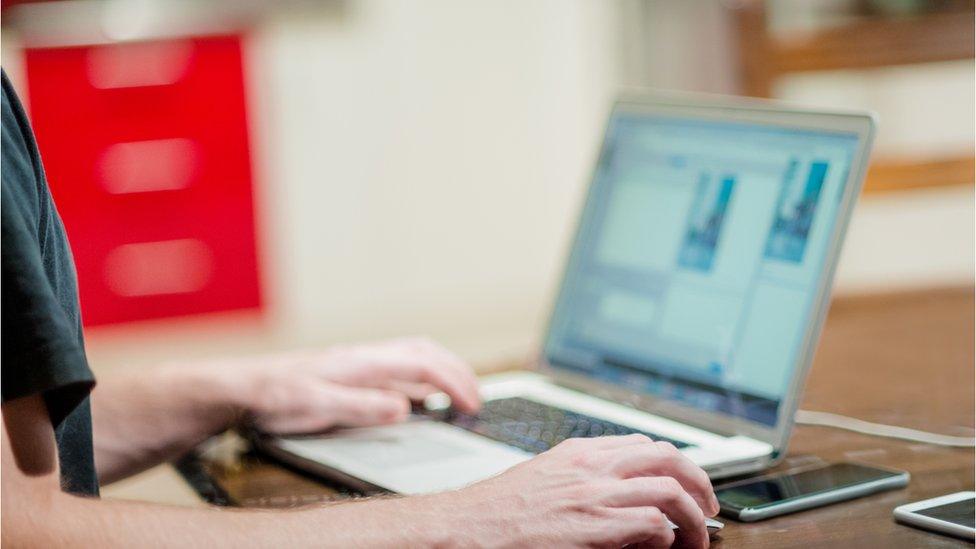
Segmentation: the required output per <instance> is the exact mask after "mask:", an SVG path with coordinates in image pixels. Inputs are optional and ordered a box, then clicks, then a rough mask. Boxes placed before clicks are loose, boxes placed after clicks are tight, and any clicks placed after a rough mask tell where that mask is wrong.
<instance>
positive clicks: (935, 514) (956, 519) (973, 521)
mask: <svg viewBox="0 0 976 549" xmlns="http://www.w3.org/2000/svg"><path fill="white" fill-rule="evenodd" d="M915 512H916V513H918V514H919V515H923V516H926V517H930V518H934V519H937V520H944V521H946V522H952V523H954V524H958V525H960V526H965V527H967V528H976V518H974V514H976V499H974V498H969V499H963V500H960V501H954V502H952V503H946V504H944V505H938V506H935V507H929V508H927V509H919V510H918V511H915Z"/></svg>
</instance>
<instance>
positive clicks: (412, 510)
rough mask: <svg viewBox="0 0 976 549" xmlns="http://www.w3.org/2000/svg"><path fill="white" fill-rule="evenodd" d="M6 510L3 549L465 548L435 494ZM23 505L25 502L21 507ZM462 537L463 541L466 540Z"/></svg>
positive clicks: (73, 502)
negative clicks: (322, 501)
mask: <svg viewBox="0 0 976 549" xmlns="http://www.w3.org/2000/svg"><path fill="white" fill-rule="evenodd" d="M49 497H51V498H53V499H52V501H50V502H48V503H47V504H45V505H41V506H19V508H18V509H17V510H11V512H10V513H8V512H7V510H6V509H5V510H4V515H3V519H4V520H3V523H4V524H3V545H4V546H7V545H8V544H9V545H10V546H37V547H106V548H111V547H163V546H165V547H206V548H208V549H211V548H213V547H224V546H227V547H392V546H397V547H431V546H452V545H470V544H472V543H474V539H468V538H467V536H469V535H471V534H472V533H473V532H472V530H471V528H470V527H471V525H470V523H469V524H467V525H465V527H463V528H462V527H461V521H460V520H458V518H457V517H455V516H453V515H452V513H451V509H448V508H446V507H447V505H445V504H444V502H441V501H440V500H439V499H438V498H440V496H430V497H417V498H392V499H375V500H365V501H361V502H350V503H344V504H333V505H327V506H317V507H309V508H304V509H296V510H291V511H250V510H222V509H217V508H207V509H198V508H181V507H170V506H163V505H155V504H148V503H134V502H125V501H104V500H95V499H87V498H79V497H75V496H70V495H67V494H61V493H58V494H52V495H50V496H49ZM25 503H26V502H25ZM465 539H467V542H465V541H464V540H465Z"/></svg>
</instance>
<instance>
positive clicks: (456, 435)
mask: <svg viewBox="0 0 976 549" xmlns="http://www.w3.org/2000/svg"><path fill="white" fill-rule="evenodd" d="M874 126H875V123H874V119H873V117H872V115H871V114H869V113H863V112H825V111H819V110H808V109H801V108H794V107H791V106H784V105H781V104H776V103H771V102H763V101H758V100H743V99H731V98H716V97H712V96H697V97H689V96H684V95H681V96H672V95H634V96H625V97H622V98H621V99H619V100H618V101H617V102H616V103H615V105H614V107H613V110H612V112H611V114H610V117H609V122H608V125H607V128H606V132H605V136H604V139H603V144H602V147H601V150H600V153H599V157H598V160H597V163H596V167H595V170H594V172H593V176H592V180H591V182H590V186H589V191H588V193H587V196H586V199H585V204H584V206H583V210H582V213H581V215H580V220H579V224H578V229H577V232H576V235H575V238H574V240H573V242H572V246H571V250H570V254H569V259H568V262H567V264H566V266H565V270H564V273H563V278H562V283H561V286H560V288H559V290H558V294H557V297H556V300H555V305H554V307H553V310H552V314H551V317H550V322H549V325H548V328H547V329H546V332H545V334H544V344H543V346H542V349H541V352H540V353H539V359H538V363H537V364H536V365H535V368H534V369H533V370H532V371H523V372H513V373H506V374H500V375H495V376H490V377H485V378H482V384H481V394H482V396H483V398H484V407H483V409H482V411H481V412H479V413H478V414H477V415H466V414H461V413H457V412H453V411H451V410H450V408H449V402H448V401H447V397H446V396H444V395H434V396H433V397H430V398H428V399H427V401H426V402H425V413H423V414H417V415H414V416H412V418H411V419H410V420H409V421H407V422H405V423H402V424H397V425H391V426H382V427H370V428H358V429H346V430H337V431H333V432H330V433H326V434H324V435H314V436H301V437H260V438H259V439H258V444H259V447H260V448H261V449H263V450H264V451H266V452H269V453H271V454H273V455H274V456H277V457H278V458H280V459H283V460H285V461H288V462H290V463H292V464H293V465H296V466H298V467H300V468H303V469H306V470H308V471H310V472H313V473H316V474H320V475H325V476H327V477H330V478H333V479H336V480H339V481H340V482H343V483H347V484H351V485H353V486H355V487H358V488H360V489H363V490H367V491H368V490H376V489H380V490H385V491H392V492H396V493H402V494H418V493H428V492H435V491H440V490H447V489H453V488H458V487H461V486H464V485H467V484H470V483H472V482H475V481H478V480H481V479H485V478H487V477H490V476H492V475H495V474H497V473H500V472H502V471H504V470H505V469H508V468H509V467H511V466H513V465H515V464H517V463H520V462H522V461H525V460H527V459H530V458H531V457H532V456H534V455H536V454H538V453H540V452H543V451H545V450H547V449H548V448H550V447H552V446H554V445H555V444H558V443H559V442H560V441H561V440H564V439H566V438H571V437H596V436H603V435H618V434H629V433H645V434H647V435H648V436H650V437H651V438H653V439H656V440H665V441H670V442H671V443H673V444H674V445H675V446H677V447H678V448H680V450H681V451H682V452H683V453H684V454H685V455H686V456H687V457H688V458H690V459H691V460H692V461H694V462H695V463H697V464H698V465H699V466H701V467H702V468H704V469H705V470H706V471H707V472H708V473H709V475H710V476H711V477H713V478H722V477H727V476H731V475H736V474H741V473H747V472H752V471H756V470H760V469H763V468H766V467H769V466H771V465H773V464H775V463H776V462H777V461H779V460H780V459H781V458H782V457H783V455H784V453H785V451H786V446H787V441H788V439H789V437H790V432H791V429H792V424H793V415H794V412H795V410H796V407H797V403H798V400H799V396H800V394H801V391H802V387H803V382H804V379H805V376H806V373H807V370H808V369H809V367H810V363H811V361H812V358H813V352H814V348H815V347H816V344H817V340H818V338H819V334H820V329H821V325H822V324H823V320H824V316H825V314H826V311H827V306H828V302H829V296H830V287H831V282H832V279H833V274H834V267H835V266H836V263H837V257H838V253H839V251H840V248H841V244H842V242H843V239H844V234H845V230H846V227H847V223H848V220H849V218H850V216H851V210H852V208H853V206H854V203H855V200H856V198H857V196H858V194H859V191H860V188H861V184H862V180H863V178H864V173H865V168H866V164H867V159H868V154H869V150H870V146H871V141H872V137H873V134H874Z"/></svg>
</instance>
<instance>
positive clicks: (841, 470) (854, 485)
mask: <svg viewBox="0 0 976 549" xmlns="http://www.w3.org/2000/svg"><path fill="white" fill-rule="evenodd" d="M908 479H909V475H908V473H906V472H905V471H894V470H889V469H880V468H877V467H869V466H866V465H859V464H856V463H834V464H832V465H827V466H824V467H818V468H816V469H807V470H804V471H799V472H795V473H779V474H774V475H768V476H763V477H759V478H752V479H746V480H742V481H738V482H734V483H731V484H727V485H723V486H719V487H718V488H716V490H715V495H716V496H717V497H718V502H719V505H720V506H721V508H722V514H723V515H725V516H728V517H732V518H734V519H737V520H741V521H743V522H752V521H756V520H763V519H767V518H771V517H775V516H779V515H784V514H786V513H792V512H795V511H802V510H804V509H812V508H814V507H820V506H823V505H829V504H831V503H836V502H839V501H846V500H849V499H854V498H857V497H861V496H866V495H868V494H873V493H875V492H881V491H884V490H893V489H895V488H901V487H903V486H905V485H907V484H908Z"/></svg>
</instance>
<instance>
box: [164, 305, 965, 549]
mask: <svg viewBox="0 0 976 549" xmlns="http://www.w3.org/2000/svg"><path fill="white" fill-rule="evenodd" d="M973 306H974V301H973V289H972V288H962V289H950V290H934V291H925V292H916V293H908V294H896V295H881V296H870V297H850V298H842V299H838V300H836V301H835V303H834V305H833V307H832V310H831V312H830V315H829V317H828V319H827V325H826V328H825V331H824V334H823V338H822V340H821V345H820V349H819V351H818V354H817V358H816V360H815V362H814V367H813V371H812V373H811V375H810V379H809V381H808V383H807V388H806V393H805V396H804V398H803V404H802V407H803V408H805V409H810V410H821V411H828V412H836V413H841V414H848V415H852V416H855V417H859V418H862V419H866V420H868V421H877V422H884V423H890V424H895V425H904V426H907V427H913V428H916V429H925V430H931V431H936V432H942V433H946V434H957V435H969V436H971V435H972V432H973V406H974V395H973V386H974V368H973V360H974V356H973V334H974V322H973ZM223 445H224V446H230V444H228V443H227V441H225V442H224V443H223ZM217 449H218V450H219V449H220V448H219V446H218V448H217ZM212 450H213V448H212V449H211V452H210V455H214V452H213V451H212ZM220 453H221V452H219V451H218V452H216V454H217V455H219V454H220ZM840 460H848V461H859V462H863V463H868V464H874V465H880V466H886V467H893V468H897V469H904V470H907V471H909V472H910V473H911V474H912V480H911V482H910V484H909V485H908V487H907V488H905V489H902V490H896V491H893V492H886V493H882V494H877V495H874V496H870V497H866V498H862V499H858V500H855V501H851V502H846V503H842V504H837V505H832V506H828V507H824V508H821V509H816V510H811V511H805V512H802V513H797V514H794V515H788V516H784V517H778V518H775V519H772V520H769V521H764V522H758V523H754V524H743V523H736V522H733V521H730V520H726V528H725V530H724V531H723V533H722V535H721V539H719V540H718V541H716V542H715V543H714V544H713V546H715V547H719V548H721V547H750V548H764V547H769V548H783V547H803V548H804V549H813V548H817V547H825V548H830V549H834V548H836V547H887V548H902V547H903V548H912V549H914V548H917V547H967V546H971V544H968V543H966V542H964V541H960V540H955V539H953V538H949V537H945V536H941V535H938V534H933V533H929V532H925V531H922V530H917V529H914V528H911V527H909V526H904V525H901V524H898V523H896V522H895V521H894V520H893V519H892V515H891V513H892V510H893V509H894V508H895V507H896V506H898V505H901V504H903V503H908V502H911V501H917V500H921V499H925V498H929V497H934V496H937V495H942V494H947V493H950V492H957V491H961V490H972V489H973V467H974V460H973V450H972V449H953V448H944V447H939V446H932V445H927V444H916V443H911V442H904V441H898V440H891V439H884V438H877V437H871V436H865V435H859V434H855V433H850V432H846V431H841V430H836V429H828V428H823V427H804V426H801V427H798V428H797V429H796V430H795V432H794V435H793V438H792V440H791V443H790V452H789V456H788V457H787V459H786V461H785V462H784V463H783V464H782V465H780V466H779V468H780V469H784V468H789V467H797V466H804V465H809V464H812V463H816V462H819V461H840ZM179 467H180V469H181V471H182V472H184V475H185V476H187V477H188V478H189V479H191V481H192V484H193V485H194V486H195V487H197V489H198V491H199V492H200V493H201V494H203V495H204V496H205V497H208V498H209V499H210V500H211V501H214V502H218V503H221V504H225V505H232V506H241V507H257V508H283V507H297V506H301V505H307V504H310V503H315V502H321V501H327V500H332V499H337V498H347V497H350V493H349V492H348V491H343V490H341V489H340V488H339V487H337V486H334V485H333V486H329V485H326V484H323V483H321V482H320V481H318V480H316V479H314V478H312V477H309V476H306V475H304V474H302V473H301V472H299V471H295V470H293V469H289V468H287V467H284V466H282V465H279V464H277V463H275V462H274V461H272V460H270V459H268V458H265V457H263V456H259V455H256V454H253V453H251V452H249V451H245V452H243V453H236V452H235V453H232V454H231V455H230V456H229V459H228V456H227V455H226V454H225V456H224V458H223V459H213V458H211V459H206V458H200V457H199V456H195V455H194V456H189V457H187V458H186V459H184V460H183V461H182V462H181V463H180V465H179ZM322 536H323V540H327V539H328V532H323V533H322Z"/></svg>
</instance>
